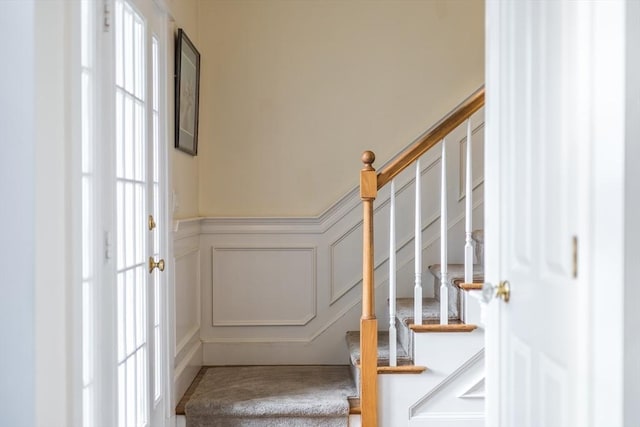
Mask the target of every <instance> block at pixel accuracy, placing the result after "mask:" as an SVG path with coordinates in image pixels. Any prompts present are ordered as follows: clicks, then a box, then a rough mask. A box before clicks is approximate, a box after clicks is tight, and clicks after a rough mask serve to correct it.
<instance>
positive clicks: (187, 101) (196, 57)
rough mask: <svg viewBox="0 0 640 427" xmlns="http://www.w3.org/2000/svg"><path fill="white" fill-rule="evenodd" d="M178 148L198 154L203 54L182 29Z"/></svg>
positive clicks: (178, 54)
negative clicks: (201, 57) (201, 61)
mask: <svg viewBox="0 0 640 427" xmlns="http://www.w3.org/2000/svg"><path fill="white" fill-rule="evenodd" d="M175 66H176V69H175V73H176V74H175V147H176V148H177V149H178V150H181V151H184V152H185V153H189V154H191V155H192V156H196V155H197V154H198V107H199V99H200V52H198V50H197V49H196V47H195V46H194V45H193V43H192V42H191V40H190V39H189V37H188V36H187V34H186V33H185V32H184V30H183V29H182V28H179V29H178V35H177V37H176V58H175Z"/></svg>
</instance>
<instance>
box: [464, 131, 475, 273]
mask: <svg viewBox="0 0 640 427" xmlns="http://www.w3.org/2000/svg"><path fill="white" fill-rule="evenodd" d="M471 171H472V170H471V119H469V120H467V168H466V172H465V174H466V189H465V194H464V196H465V219H466V221H465V243H464V281H465V283H472V282H473V241H472V239H471V232H472V228H473V206H472V205H473V184H472V181H471V178H472V177H471V175H472V174H471Z"/></svg>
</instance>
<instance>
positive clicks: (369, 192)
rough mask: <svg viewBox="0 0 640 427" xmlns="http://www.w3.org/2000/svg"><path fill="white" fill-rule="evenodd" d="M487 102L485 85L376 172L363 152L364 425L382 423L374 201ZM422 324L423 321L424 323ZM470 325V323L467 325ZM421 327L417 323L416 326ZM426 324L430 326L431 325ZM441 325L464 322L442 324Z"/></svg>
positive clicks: (369, 156) (371, 158)
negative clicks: (375, 280)
mask: <svg viewBox="0 0 640 427" xmlns="http://www.w3.org/2000/svg"><path fill="white" fill-rule="evenodd" d="M483 106H484V86H483V87H481V88H480V89H478V90H477V91H476V92H474V93H473V94H472V95H471V96H470V97H468V98H467V99H466V100H465V101H464V102H462V103H461V104H460V105H458V106H457V107H456V108H455V109H454V110H453V111H452V112H451V113H449V114H447V115H446V116H445V117H444V118H443V119H442V120H440V121H439V122H438V123H436V124H435V125H434V126H432V127H431V128H430V129H429V130H427V131H426V132H425V133H424V134H422V135H421V136H420V137H419V138H418V139H417V140H416V141H415V142H414V143H413V144H411V145H410V146H409V147H408V148H407V149H406V150H404V151H403V152H402V153H400V154H399V155H398V156H396V157H395V158H394V159H393V160H392V161H391V162H390V163H388V164H387V165H386V166H384V167H383V168H382V170H381V171H380V172H379V173H377V174H376V170H375V169H374V168H373V162H374V161H375V158H376V156H375V154H374V153H373V152H371V151H365V152H364V153H363V154H362V163H364V167H363V168H362V170H361V171H360V198H361V199H362V208H363V224H362V249H363V250H362V317H361V318H360V408H361V414H362V427H377V426H378V378H377V375H378V320H377V319H376V313H375V293H374V277H373V274H374V273H373V272H374V265H373V254H374V250H373V248H374V247H373V202H374V201H375V199H376V197H377V195H378V190H379V189H380V188H382V187H384V186H385V185H386V184H387V183H388V182H390V181H391V180H392V179H393V178H394V177H396V176H397V175H398V174H399V173H400V172H402V171H403V170H404V169H406V168H407V167H408V166H409V165H411V164H412V163H413V162H415V161H416V160H417V159H418V158H419V157H420V156H422V155H423V154H424V153H426V152H427V151H428V150H429V149H430V148H432V147H433V146H434V145H436V144H437V143H438V142H440V141H441V140H442V139H443V138H444V137H445V136H447V135H448V134H449V133H451V132H452V131H453V130H454V129H455V128H457V127H458V126H460V125H461V124H462V123H463V122H464V121H465V120H467V119H468V118H469V117H471V115H472V114H473V113H475V112H476V111H478V110H479V109H480V108H482V107H483ZM420 326H421V327H422V325H420ZM463 326H464V327H466V326H467V325H463ZM416 327H417V326H416ZM426 327H430V326H429V325H427V326H426ZM438 327H440V328H445V329H446V327H449V328H451V327H458V328H459V327H460V325H438Z"/></svg>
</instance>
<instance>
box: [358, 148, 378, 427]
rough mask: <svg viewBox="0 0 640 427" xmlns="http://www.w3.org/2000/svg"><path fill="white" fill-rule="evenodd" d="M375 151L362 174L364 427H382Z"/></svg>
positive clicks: (366, 158) (364, 159)
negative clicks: (375, 270)
mask: <svg viewBox="0 0 640 427" xmlns="http://www.w3.org/2000/svg"><path fill="white" fill-rule="evenodd" d="M375 159H376V156H375V154H373V152H371V151H365V152H364V153H363V154H362V163H364V167H363V168H362V170H361V171H360V198H361V199H362V208H363V224H362V230H363V231H362V317H361V319H360V409H361V414H362V427H377V425H378V377H377V375H378V321H377V319H376V313H375V301H374V297H375V292H374V283H373V202H374V200H375V199H376V196H377V194H378V178H377V175H376V170H375V169H374V168H373V166H372V165H373V162H374V161H375Z"/></svg>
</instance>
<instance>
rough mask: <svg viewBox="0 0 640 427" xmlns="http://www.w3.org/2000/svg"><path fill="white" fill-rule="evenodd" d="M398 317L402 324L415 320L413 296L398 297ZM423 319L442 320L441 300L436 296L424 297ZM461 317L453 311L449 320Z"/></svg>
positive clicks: (424, 321)
mask: <svg viewBox="0 0 640 427" xmlns="http://www.w3.org/2000/svg"><path fill="white" fill-rule="evenodd" d="M396 318H397V319H398V320H399V321H400V324H401V325H404V326H408V325H410V324H412V323H414V322H413V298H397V299H396ZM422 319H423V323H433V322H437V321H439V320H440V301H438V300H436V299H435V298H423V299H422ZM457 319H459V317H458V316H456V315H455V314H453V313H450V314H449V320H450V321H451V320H457Z"/></svg>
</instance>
